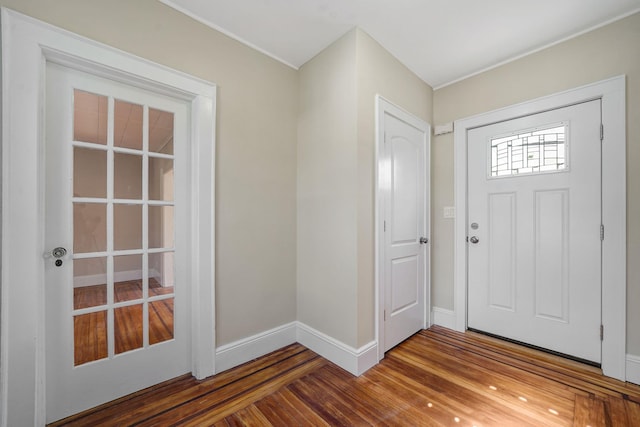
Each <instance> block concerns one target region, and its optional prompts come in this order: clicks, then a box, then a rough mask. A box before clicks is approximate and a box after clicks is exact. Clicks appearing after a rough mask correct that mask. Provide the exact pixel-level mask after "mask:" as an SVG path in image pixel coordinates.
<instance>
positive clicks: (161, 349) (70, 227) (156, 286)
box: [44, 64, 191, 422]
mask: <svg viewBox="0 0 640 427" xmlns="http://www.w3.org/2000/svg"><path fill="white" fill-rule="evenodd" d="M46 76H47V81H46V87H47V91H46V136H45V159H46V164H45V165H44V166H45V168H44V169H45V173H46V190H45V192H46V193H45V211H46V212H45V213H46V223H45V244H46V246H45V247H46V248H47V251H51V252H47V253H46V254H45V258H46V259H45V262H46V267H45V281H46V306H45V313H46V331H45V334H46V351H45V353H46V402H47V421H48V422H51V421H55V420H58V419H60V418H63V417H66V416H69V415H71V414H74V413H77V412H79V411H82V410H85V409H88V408H90V407H93V406H95V405H98V404H101V403H104V402H107V401H110V400H113V399H115V398H117V397H120V396H123V395H126V394H128V393H131V392H133V391H136V390H139V389H141V388H144V387H148V386H150V385H153V384H156V383H158V382H161V381H163V380H166V379H169V378H173V377H175V376H178V375H181V374H184V373H187V372H190V371H191V337H190V328H189V321H190V319H189V317H188V309H187V308H188V303H189V295H190V288H189V282H190V280H189V271H188V268H187V265H188V264H187V263H188V260H189V254H188V253H187V248H188V247H189V242H188V241H187V240H188V237H187V236H189V223H190V222H189V216H188V212H186V209H185V208H186V206H188V203H189V198H188V197H189V196H188V190H187V185H188V181H187V179H188V173H187V171H188V169H189V161H188V159H189V152H188V150H189V148H188V144H187V141H188V137H189V131H188V127H187V123H188V119H189V117H188V115H189V107H188V104H186V103H185V102H182V101H178V100H174V99H172V98H168V97H165V96H162V95H158V94H153V93H151V92H148V91H144V90H142V89H137V88H134V87H132V86H128V85H124V84H120V83H116V82H113V81H110V80H106V79H102V78H98V77H95V76H92V75H89V74H85V73H82V72H79V71H72V70H70V69H66V68H63V67H61V66H57V65H54V64H48V65H47V71H46ZM54 248H58V250H57V251H56V250H54ZM60 248H63V249H60ZM65 251H66V254H65V253H64V252H65Z"/></svg>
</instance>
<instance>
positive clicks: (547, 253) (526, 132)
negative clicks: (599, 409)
mask: <svg viewBox="0 0 640 427" xmlns="http://www.w3.org/2000/svg"><path fill="white" fill-rule="evenodd" d="M600 123H601V121H600V101H599V100H596V101H591V102H586V103H582V104H578V105H573V106H569V107H565V108H560V109H557V110H553V111H548V112H544V113H540V114H535V115H531V116H527V117H523V118H519V119H515V120H509V121H506V122H501V123H497V124H493V125H489V126H484V127H480V128H477V129H473V130H471V131H469V136H468V141H469V142H468V159H469V160H468V180H469V181H468V210H469V211H468V220H469V224H468V230H467V233H468V236H469V244H468V251H469V258H468V259H469V261H468V262H469V266H468V268H469V269H468V272H469V274H468V286H469V289H468V295H469V297H468V326H469V327H470V328H474V329H478V330H481V331H485V332H489V333H493V334H496V335H499V336H503V337H506V338H510V339H514V340H517V341H521V342H525V343H529V344H532V345H535V346H539V347H542V348H546V349H549V350H553V351H556V352H560V353H564V354H568V355H571V356H575V357H578V358H581V359H584V360H588V361H592V362H596V363H600V360H601V348H600V324H601V237H600V227H601V164H600V157H601V141H600Z"/></svg>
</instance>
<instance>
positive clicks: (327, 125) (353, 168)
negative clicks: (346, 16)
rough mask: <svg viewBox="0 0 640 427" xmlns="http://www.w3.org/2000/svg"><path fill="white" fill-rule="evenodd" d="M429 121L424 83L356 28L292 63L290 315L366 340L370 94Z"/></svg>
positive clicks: (371, 294)
mask: <svg viewBox="0 0 640 427" xmlns="http://www.w3.org/2000/svg"><path fill="white" fill-rule="evenodd" d="M376 94H380V95H382V96H384V97H385V98H387V99H388V100H390V101H392V102H394V103H396V104H397V105H399V106H401V107H402V108H404V109H406V110H408V111H409V112H411V113H413V114H415V115H416V116H418V117H420V118H422V119H423V120H426V121H427V122H431V114H432V108H431V105H432V90H431V87H429V86H428V85H427V84H425V83H424V82H423V81H421V80H420V79H419V78H418V77H416V76H415V75H414V74H413V73H412V72H410V71H409V70H408V69H407V68H406V67H404V66H403V65H402V64H400V63H399V62H398V61H397V60H396V59H395V58H394V57H393V56H391V55H390V54H389V53H388V52H387V51H385V50H384V49H383V48H382V46H380V45H379V44H378V43H377V42H376V41H374V40H373V39H372V38H371V37H370V36H369V35H367V34H366V33H365V32H364V31H362V30H359V29H356V30H352V31H350V32H349V33H348V34H346V35H345V36H344V37H342V38H341V39H340V40H338V41H337V42H336V43H334V44H333V45H331V46H330V47H329V48H327V49H326V50H324V51H323V52H321V53H320V54H319V55H317V56H316V57H315V58H313V59H312V60H311V61H309V62H308V63H306V64H305V65H304V66H303V67H302V68H301V69H300V104H299V105H300V116H299V127H298V320H300V321H301V322H303V323H305V324H307V325H309V326H311V327H313V328H315V329H317V330H319V331H321V332H323V333H325V334H327V335H329V336H331V337H333V338H336V339H338V340H340V341H342V342H343V343H345V344H348V345H351V346H353V347H355V348H359V347H361V346H362V345H365V344H367V343H369V342H370V341H371V340H373V339H374V338H375V322H374V309H375V307H374V302H375V289H374V246H373V245H374V212H375V208H374V194H375V95H376Z"/></svg>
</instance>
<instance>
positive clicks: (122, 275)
mask: <svg viewBox="0 0 640 427" xmlns="http://www.w3.org/2000/svg"><path fill="white" fill-rule="evenodd" d="M158 274H159V273H157V272H156V271H155V270H153V269H151V270H149V277H155V276H156V275H158ZM140 279H142V270H129V271H117V272H116V273H115V274H114V276H113V281H114V282H126V281H129V280H140ZM105 283H107V275H106V274H89V275H86V276H76V277H74V278H73V287H74V288H82V287H84V286H95V285H103V284H105Z"/></svg>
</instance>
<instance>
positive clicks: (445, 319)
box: [431, 307, 456, 330]
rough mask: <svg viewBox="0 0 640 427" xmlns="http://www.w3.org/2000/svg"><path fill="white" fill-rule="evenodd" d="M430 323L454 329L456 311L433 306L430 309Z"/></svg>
mask: <svg viewBox="0 0 640 427" xmlns="http://www.w3.org/2000/svg"><path fill="white" fill-rule="evenodd" d="M431 324H432V325H438V326H442V327H445V328H449V329H453V330H455V329H456V312H455V311H453V310H447V309H446V308H440V307H433V308H432V309H431Z"/></svg>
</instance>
